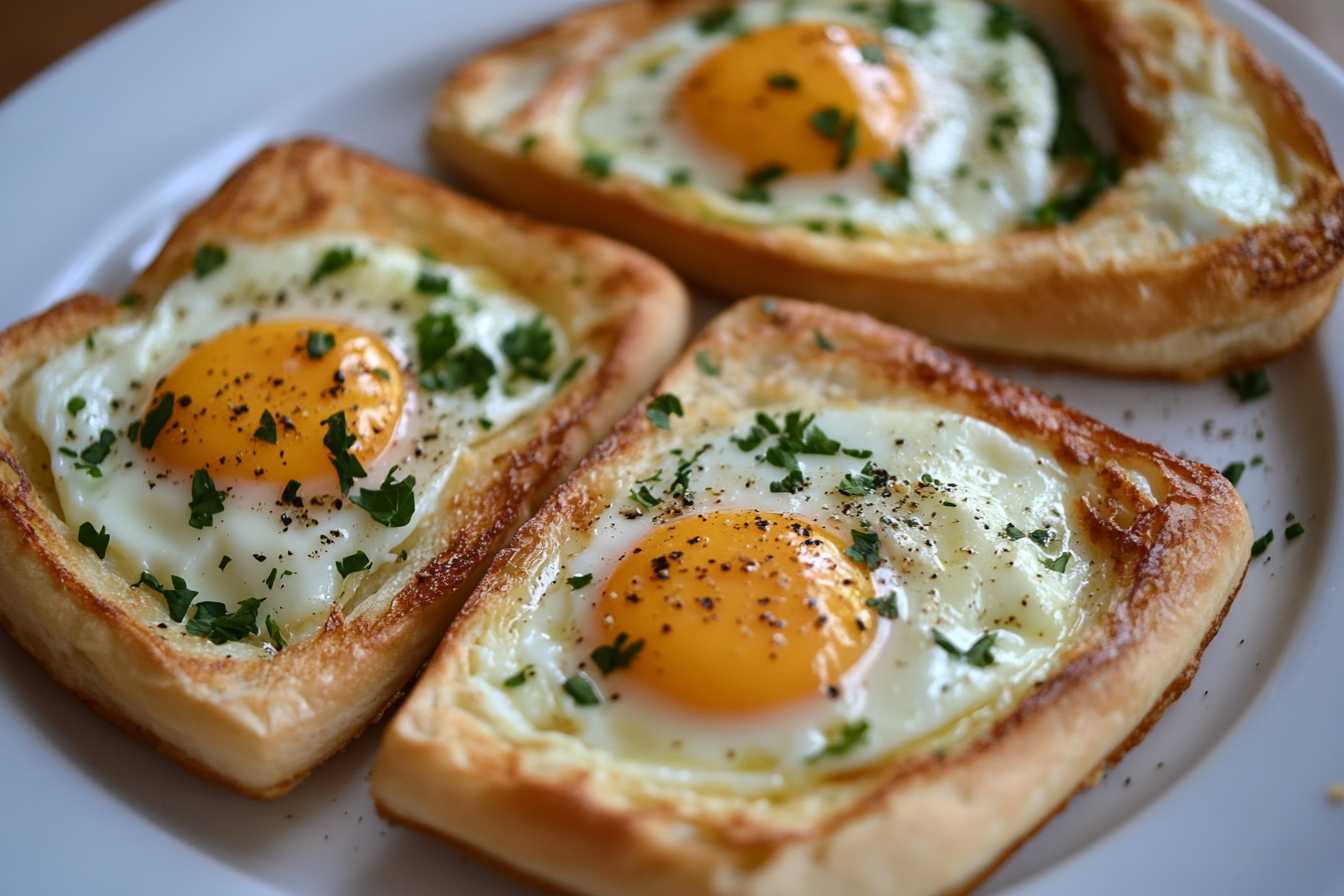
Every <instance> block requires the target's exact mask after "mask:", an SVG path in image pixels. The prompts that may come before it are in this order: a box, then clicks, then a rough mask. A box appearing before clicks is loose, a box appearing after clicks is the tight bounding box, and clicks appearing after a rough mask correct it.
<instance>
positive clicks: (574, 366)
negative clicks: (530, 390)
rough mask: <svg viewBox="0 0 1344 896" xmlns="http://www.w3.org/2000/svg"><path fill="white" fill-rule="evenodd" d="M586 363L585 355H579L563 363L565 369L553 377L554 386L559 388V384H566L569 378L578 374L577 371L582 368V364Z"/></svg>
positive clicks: (586, 357)
mask: <svg viewBox="0 0 1344 896" xmlns="http://www.w3.org/2000/svg"><path fill="white" fill-rule="evenodd" d="M587 363H588V356H587V355H579V356H578V357H577V358H575V359H574V360H573V361H570V362H569V363H568V364H567V365H565V369H564V370H562V371H560V375H559V376H558V377H556V378H555V388H556V389H559V388H560V387H561V386H564V385H567V384H568V383H569V381H570V380H572V379H574V377H576V376H578V375H579V371H580V370H582V369H583V365H584V364H587Z"/></svg>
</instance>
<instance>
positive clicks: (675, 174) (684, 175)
mask: <svg viewBox="0 0 1344 896" xmlns="http://www.w3.org/2000/svg"><path fill="white" fill-rule="evenodd" d="M690 183H691V169H689V168H673V169H672V170H671V171H669V172H667V185H668V186H669V187H686V186H690Z"/></svg>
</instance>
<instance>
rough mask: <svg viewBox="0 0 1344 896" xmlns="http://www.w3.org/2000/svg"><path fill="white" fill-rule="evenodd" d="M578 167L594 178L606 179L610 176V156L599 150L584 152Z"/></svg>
mask: <svg viewBox="0 0 1344 896" xmlns="http://www.w3.org/2000/svg"><path fill="white" fill-rule="evenodd" d="M579 168H580V169H581V170H582V171H583V173H584V174H586V175H588V176H589V177H591V178H593V179H594V180H606V179H607V178H608V177H610V176H611V156H609V155H606V154H605V153H600V152H588V153H584V155H583V158H582V159H580V160H579Z"/></svg>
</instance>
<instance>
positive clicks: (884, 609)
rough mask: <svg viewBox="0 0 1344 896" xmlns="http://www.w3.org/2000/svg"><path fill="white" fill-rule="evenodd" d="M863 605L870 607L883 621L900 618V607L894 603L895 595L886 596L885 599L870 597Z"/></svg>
mask: <svg viewBox="0 0 1344 896" xmlns="http://www.w3.org/2000/svg"><path fill="white" fill-rule="evenodd" d="M864 603H865V604H867V605H868V606H869V607H871V608H872V609H873V610H874V611H875V612H876V613H877V615H879V616H881V617H882V618H883V619H900V618H901V608H900V605H899V604H897V603H896V595H894V594H888V595H887V596H886V597H870V598H868V600H866V601H864Z"/></svg>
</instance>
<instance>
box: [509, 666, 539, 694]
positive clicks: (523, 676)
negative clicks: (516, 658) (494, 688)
mask: <svg viewBox="0 0 1344 896" xmlns="http://www.w3.org/2000/svg"><path fill="white" fill-rule="evenodd" d="M536 674H537V668H536V666H533V665H532V664H531V663H528V664H527V665H526V666H524V667H523V668H521V669H519V670H518V671H517V672H515V673H513V674H512V675H510V676H509V677H508V678H506V679H504V687H506V688H518V687H522V686H523V685H525V684H527V682H528V679H531V678H534V677H536Z"/></svg>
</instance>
